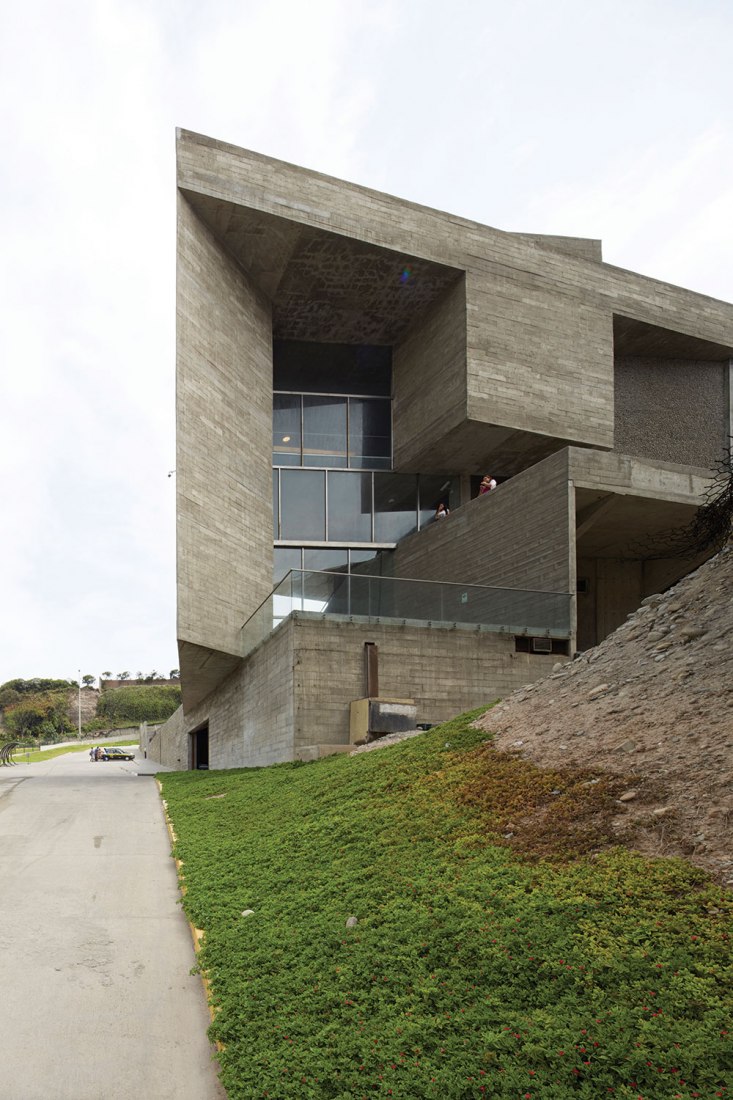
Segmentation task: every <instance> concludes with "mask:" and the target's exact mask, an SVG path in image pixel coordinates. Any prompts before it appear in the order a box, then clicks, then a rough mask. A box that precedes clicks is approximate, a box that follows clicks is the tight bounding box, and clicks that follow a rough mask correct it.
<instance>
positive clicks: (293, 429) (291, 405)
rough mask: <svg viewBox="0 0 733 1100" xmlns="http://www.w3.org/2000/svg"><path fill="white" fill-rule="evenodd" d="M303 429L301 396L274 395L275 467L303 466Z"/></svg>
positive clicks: (273, 436)
mask: <svg viewBox="0 0 733 1100" xmlns="http://www.w3.org/2000/svg"><path fill="white" fill-rule="evenodd" d="M301 427H302V401H301V397H300V394H292V393H276V394H274V395H273V400H272V464H273V466H300V465H301V442H300V440H301Z"/></svg>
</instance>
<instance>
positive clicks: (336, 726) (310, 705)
mask: <svg viewBox="0 0 733 1100" xmlns="http://www.w3.org/2000/svg"><path fill="white" fill-rule="evenodd" d="M365 642H373V643H375V644H376V645H377V647H378V652H379V694H380V696H381V697H383V698H398V699H405V698H408V699H414V700H415V703H416V705H417V720H418V721H419V722H420V721H427V722H444V721H446V720H447V719H449V718H452V717H454V716H455V715H456V714H460V713H461V712H463V711H466V710H470V709H472V708H473V707H478V706H482V705H484V704H489V703H491V702H493V701H494V700H496V699H498V698H503V697H504V696H505V695H508V694H509V693H510V692H511V691H513V690H514V689H515V688H517V687H520V686H521V685H522V684H525V683H528V682H530V681H532V680H536V679H539V678H540V676H544V675H546V674H547V673H548V672H549V671H550V670H551V669H552V666H553V664H554V663H555V662H556V661H557V660H558V657H557V656H546V655H537V654H528V653H516V652H515V648H514V637H513V636H511V635H502V634H498V633H492V632H490V631H484V630H481V631H479V630H462V629H450V628H441V627H436V626H432V627H429V628H428V627H417V626H414V625H409V624H407V625H404V626H403V625H398V624H394V625H392V624H387V623H375V624H369V625H365V624H361V623H356V622H338V621H334V620H311V621H309V620H308V619H307V618H305V617H304V618H302V619H298V620H296V629H295V637H294V645H295V649H296V673H295V675H296V692H295V745H296V752H298V753H303V752H305V750H306V749H307V748H308V746H309V745H311V744H312V743H313V741H314V738H315V736H316V731H317V740H318V742H319V743H321V744H339V743H343V742H345V741H348V736H349V735H348V730H349V703H350V702H351V701H352V700H354V699H361V698H363V697H364V695H365V693H366V681H365V658H364V643H365Z"/></svg>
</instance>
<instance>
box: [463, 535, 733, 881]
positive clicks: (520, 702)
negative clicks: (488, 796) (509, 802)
mask: <svg viewBox="0 0 733 1100" xmlns="http://www.w3.org/2000/svg"><path fill="white" fill-rule="evenodd" d="M480 724H481V726H483V728H485V729H487V730H491V731H492V732H494V733H495V734H496V748H497V749H500V750H504V751H510V752H518V753H520V754H522V755H524V756H527V757H528V758H530V759H531V760H532V761H534V762H535V763H537V764H540V765H541V766H552V767H563V766H576V767H577V766H580V767H582V768H586V769H592V770H593V771H594V772H596V773H597V774H599V775H600V774H601V773H604V772H611V773H615V774H617V775H623V776H624V777H625V778H626V780H627V781H628V785H627V788H626V790H625V791H624V792H623V793H622V794H621V796H620V798H619V800H618V815H617V818H616V821H615V822H614V827H615V828H616V829H617V831H618V835H619V837H620V838H621V837H623V839H624V840H625V841H627V842H630V843H632V844H633V845H634V846H635V847H637V848H640V849H641V850H642V851H644V852H646V853H647V854H652V855H666V856H668V855H681V856H685V857H686V858H688V859H690V860H691V861H692V862H694V863H697V864H699V865H700V866H702V867H704V868H706V869H707V870H709V871H711V872H713V873H714V874H715V875H716V876H718V877H720V879H721V880H722V881H723V882H725V883H727V885H729V886H733V839H732V834H733V828H732V826H733V546H731V545H729V546H728V547H727V548H726V549H725V550H723V551H722V552H721V553H719V554H718V555H717V556H716V557H714V558H712V559H711V560H710V561H708V562H706V563H705V565H703V566H701V567H700V568H699V569H698V570H696V572H694V573H692V574H690V576H688V577H686V578H685V579H684V580H682V581H681V582H680V583H679V584H677V585H676V586H675V587H674V588H672V589H670V590H669V591H667V592H665V593H664V594H660V595H654V596H650V597H649V598H648V599H646V600H645V601H644V603H643V605H642V607H641V608H640V609H639V610H638V611H636V612H635V613H634V614H632V615H631V616H630V617H629V618H628V619H627V621H626V623H625V624H624V625H623V626H621V627H620V628H619V629H618V630H617V631H615V633H613V634H612V635H610V637H608V638H607V639H606V640H605V641H604V642H603V643H602V644H601V645H599V646H597V647H596V648H595V649H591V650H588V651H587V652H586V653H584V654H583V655H582V656H581V657H579V658H577V659H576V660H575V661H572V662H571V663H569V664H565V665H556V666H555V670H554V671H553V673H552V675H551V676H549V677H547V678H545V679H544V680H541V681H539V682H537V683H535V684H533V685H530V686H528V687H525V688H522V689H520V690H519V691H516V692H514V693H513V694H512V695H511V696H509V697H508V698H507V699H505V700H504V701H503V702H502V703H500V704H499V705H498V706H497V707H495V708H493V709H492V710H491V711H489V712H488V713H487V714H486V715H485V716H484V718H483V719H481V722H480Z"/></svg>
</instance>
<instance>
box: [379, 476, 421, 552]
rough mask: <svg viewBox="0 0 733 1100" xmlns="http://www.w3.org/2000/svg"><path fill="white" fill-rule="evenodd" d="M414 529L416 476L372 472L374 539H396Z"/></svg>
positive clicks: (393, 540) (380, 540) (384, 540)
mask: <svg viewBox="0 0 733 1100" xmlns="http://www.w3.org/2000/svg"><path fill="white" fill-rule="evenodd" d="M416 529H417V475H416V474H375V475H374V541H375V542H397V540H398V539H401V538H404V537H405V535H409V534H411V532H412V531H415V530H416Z"/></svg>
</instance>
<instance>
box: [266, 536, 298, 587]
mask: <svg viewBox="0 0 733 1100" xmlns="http://www.w3.org/2000/svg"><path fill="white" fill-rule="evenodd" d="M300 553H301V551H300V547H299V546H295V547H292V546H276V547H275V550H274V552H273V559H272V560H273V565H272V584H273V587H275V586H276V585H278V584H279V583H280V581H281V580H282V579H283V577H286V576H287V575H288V573H289V572H290V570H291V569H300Z"/></svg>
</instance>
